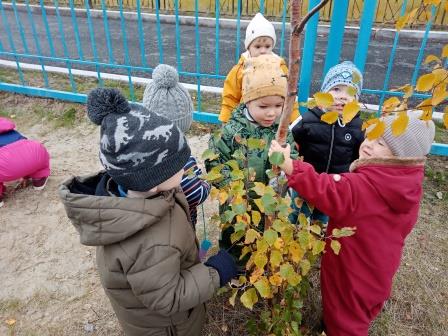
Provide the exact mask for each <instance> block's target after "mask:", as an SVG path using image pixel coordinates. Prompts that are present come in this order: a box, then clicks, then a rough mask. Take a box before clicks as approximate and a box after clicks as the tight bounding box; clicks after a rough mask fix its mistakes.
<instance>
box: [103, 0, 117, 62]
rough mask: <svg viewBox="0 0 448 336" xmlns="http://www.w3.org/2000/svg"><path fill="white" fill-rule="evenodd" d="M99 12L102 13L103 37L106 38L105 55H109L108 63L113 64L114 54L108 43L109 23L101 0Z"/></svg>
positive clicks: (104, 5) (110, 44)
mask: <svg viewBox="0 0 448 336" xmlns="http://www.w3.org/2000/svg"><path fill="white" fill-rule="evenodd" d="M101 10H102V11H103V25H104V35H105V36H106V45H107V53H108V55H109V63H111V64H114V63H115V60H114V52H113V50H112V43H111V42H110V31H109V22H108V20H107V8H106V4H105V0H101Z"/></svg>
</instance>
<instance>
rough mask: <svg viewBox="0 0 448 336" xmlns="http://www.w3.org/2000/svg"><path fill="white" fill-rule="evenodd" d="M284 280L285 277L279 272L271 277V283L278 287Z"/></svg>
mask: <svg viewBox="0 0 448 336" xmlns="http://www.w3.org/2000/svg"><path fill="white" fill-rule="evenodd" d="M282 281H283V279H282V277H281V276H280V274H279V273H278V272H277V273H275V274H273V275H271V276H270V277H269V282H270V283H271V285H274V286H277V287H279V286H281V284H282Z"/></svg>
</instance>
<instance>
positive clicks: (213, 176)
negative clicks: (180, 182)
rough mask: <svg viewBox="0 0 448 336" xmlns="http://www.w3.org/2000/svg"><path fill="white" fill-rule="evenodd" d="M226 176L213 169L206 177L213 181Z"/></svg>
mask: <svg viewBox="0 0 448 336" xmlns="http://www.w3.org/2000/svg"><path fill="white" fill-rule="evenodd" d="M223 177H224V176H223V175H222V174H221V173H218V172H216V171H213V170H211V171H210V172H209V173H208V174H206V175H205V176H204V179H205V180H207V181H209V182H213V181H217V180H220V179H222V178H223Z"/></svg>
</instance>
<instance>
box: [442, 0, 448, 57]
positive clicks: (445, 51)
mask: <svg viewBox="0 0 448 336" xmlns="http://www.w3.org/2000/svg"><path fill="white" fill-rule="evenodd" d="M445 6H446V7H448V1H447V2H446V4H445ZM445 11H447V12H448V8H447V9H446V10H445ZM447 57H448V44H445V45H444V46H443V49H442V58H447Z"/></svg>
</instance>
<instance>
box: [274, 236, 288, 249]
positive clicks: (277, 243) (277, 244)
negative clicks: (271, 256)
mask: <svg viewBox="0 0 448 336" xmlns="http://www.w3.org/2000/svg"><path fill="white" fill-rule="evenodd" d="M284 246H285V242H284V241H283V239H282V238H280V237H279V238H277V240H276V241H275V243H274V248H276V249H277V250H280V251H281V250H283V247H284Z"/></svg>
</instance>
